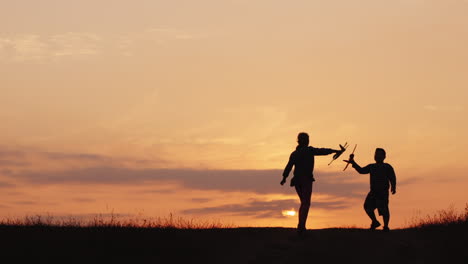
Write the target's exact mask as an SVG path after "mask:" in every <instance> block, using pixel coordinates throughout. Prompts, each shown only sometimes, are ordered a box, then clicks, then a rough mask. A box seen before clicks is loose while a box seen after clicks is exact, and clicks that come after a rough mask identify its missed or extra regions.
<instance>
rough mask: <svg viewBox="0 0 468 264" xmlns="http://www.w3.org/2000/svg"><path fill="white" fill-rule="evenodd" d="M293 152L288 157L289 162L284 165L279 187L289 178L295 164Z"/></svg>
mask: <svg viewBox="0 0 468 264" xmlns="http://www.w3.org/2000/svg"><path fill="white" fill-rule="evenodd" d="M293 154H294V152H293V153H291V156H289V161H288V164H286V167H285V168H284V171H283V180H281V182H280V184H281V185H284V183H285V182H286V178H288V176H289V173H290V172H291V170H292V168H293V166H294V163H295V160H294V155H293Z"/></svg>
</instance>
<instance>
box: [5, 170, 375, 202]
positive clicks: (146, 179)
mask: <svg viewBox="0 0 468 264" xmlns="http://www.w3.org/2000/svg"><path fill="white" fill-rule="evenodd" d="M281 173H282V171H281V170H193V169H154V168H147V169H133V168H123V167H89V168H77V169H69V170H58V171H37V170H27V171H20V172H10V174H9V176H10V177H13V178H15V179H18V180H22V181H23V182H24V183H27V184H37V185H47V184H74V185H80V184H114V185H120V184H126V185H145V184H161V183H175V184H177V185H178V186H180V187H181V188H188V189H197V190H219V191H225V192H253V193H257V194H284V193H285V192H286V190H285V188H290V187H289V186H287V187H286V186H284V187H283V186H280V184H279V181H280V179H281ZM316 174H317V175H319V176H316V178H317V181H316V183H315V185H314V193H319V194H327V195H332V196H339V197H349V198H353V197H360V196H362V195H361V193H362V192H365V191H367V189H368V184H367V183H365V182H362V183H361V182H350V181H349V180H345V177H346V176H345V175H339V174H338V173H331V172H330V173H328V172H327V173H324V172H319V173H316ZM157 191H158V192H159V191H160V190H157Z"/></svg>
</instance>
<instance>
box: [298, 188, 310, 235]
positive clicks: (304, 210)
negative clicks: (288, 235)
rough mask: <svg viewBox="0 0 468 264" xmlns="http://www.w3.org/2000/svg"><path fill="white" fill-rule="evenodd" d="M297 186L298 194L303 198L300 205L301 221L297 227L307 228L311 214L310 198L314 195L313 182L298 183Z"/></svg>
mask: <svg viewBox="0 0 468 264" xmlns="http://www.w3.org/2000/svg"><path fill="white" fill-rule="evenodd" d="M295 187H296V192H297V195H298V196H299V199H300V200H301V206H300V207H299V223H298V225H297V228H298V229H299V230H305V229H306V222H307V216H308V215H309V208H310V199H311V195H312V183H310V184H308V183H306V184H297V185H296V186H295Z"/></svg>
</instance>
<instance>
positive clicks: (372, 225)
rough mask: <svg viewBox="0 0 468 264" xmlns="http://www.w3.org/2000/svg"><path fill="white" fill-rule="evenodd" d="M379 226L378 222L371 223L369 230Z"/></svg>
mask: <svg viewBox="0 0 468 264" xmlns="http://www.w3.org/2000/svg"><path fill="white" fill-rule="evenodd" d="M379 226H380V222H379V221H376V222H372V224H371V226H370V228H369V229H370V230H375V229H376V228H377V227H379Z"/></svg>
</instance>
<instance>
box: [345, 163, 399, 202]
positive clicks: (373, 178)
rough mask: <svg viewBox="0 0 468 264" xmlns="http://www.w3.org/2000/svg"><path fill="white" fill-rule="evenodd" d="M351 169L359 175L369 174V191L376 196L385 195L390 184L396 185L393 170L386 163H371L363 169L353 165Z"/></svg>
mask: <svg viewBox="0 0 468 264" xmlns="http://www.w3.org/2000/svg"><path fill="white" fill-rule="evenodd" d="M353 167H354V168H355V169H356V170H357V171H358V172H359V173H361V174H368V173H370V191H371V192H372V193H376V194H387V195H388V189H389V188H390V184H392V185H395V184H396V176H395V170H394V169H393V167H392V165H390V164H388V163H372V164H369V165H367V166H365V167H362V168H361V167H359V165H357V164H355V165H354V164H353Z"/></svg>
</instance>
